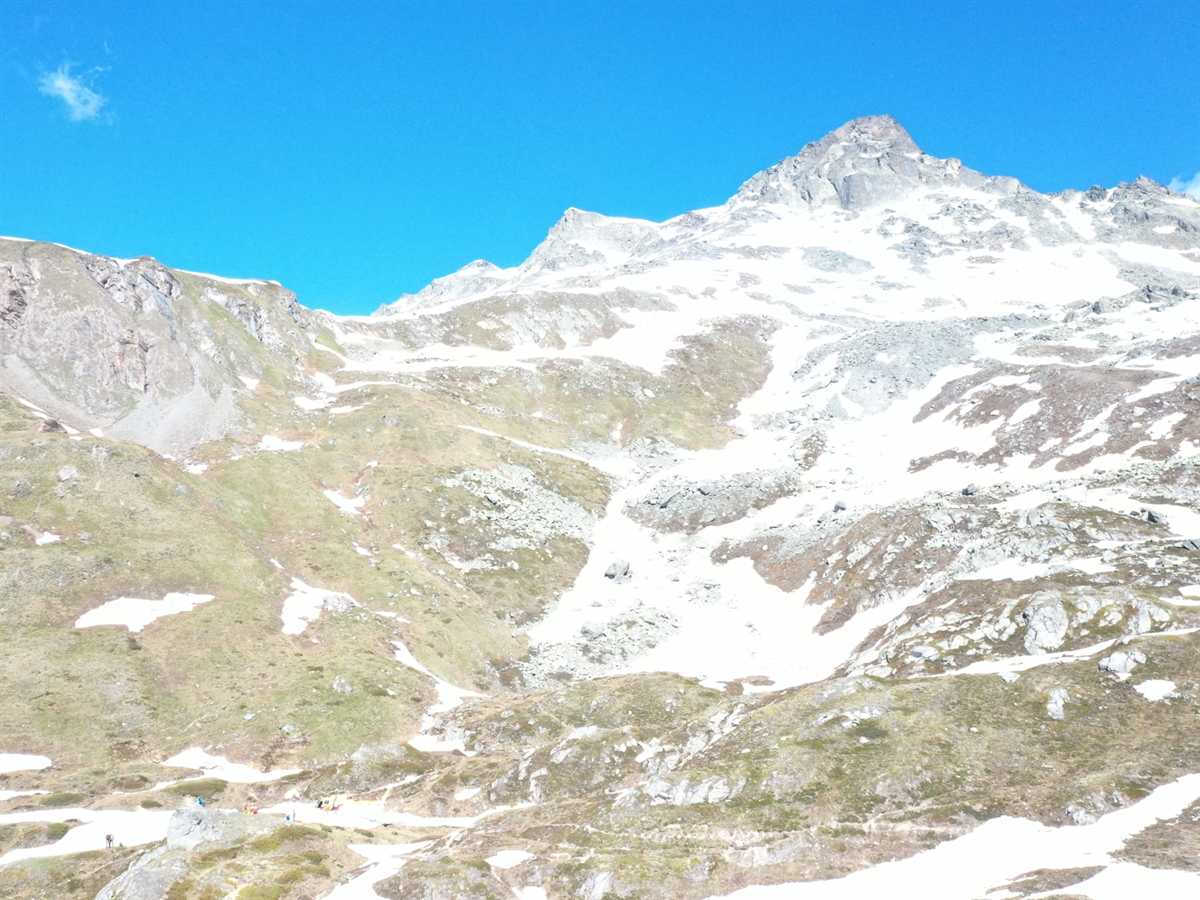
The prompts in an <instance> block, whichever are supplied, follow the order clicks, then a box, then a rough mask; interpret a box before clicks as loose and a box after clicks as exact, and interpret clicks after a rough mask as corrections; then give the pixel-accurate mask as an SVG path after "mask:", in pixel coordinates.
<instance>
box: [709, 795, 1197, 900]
mask: <svg viewBox="0 0 1200 900" xmlns="http://www.w3.org/2000/svg"><path fill="white" fill-rule="evenodd" d="M1198 797H1200V775H1185V776H1184V777H1182V778H1180V779H1178V780H1177V781H1173V782H1171V783H1170V784H1165V785H1163V786H1162V787H1159V788H1158V789H1156V790H1155V791H1154V792H1152V793H1151V794H1150V795H1149V796H1148V797H1146V798H1145V799H1143V800H1141V801H1139V802H1138V803H1135V804H1133V805H1132V806H1128V807H1126V808H1125V809H1119V810H1116V811H1115V812H1111V813H1109V814H1108V815H1106V816H1103V817H1102V818H1101V819H1100V820H1099V821H1097V822H1095V823H1094V824H1092V825H1080V826H1072V825H1067V826H1063V827H1059V828H1055V827H1052V826H1048V825H1043V824H1041V823H1040V822H1033V821H1030V820H1029V819H1019V818H1015V817H1012V816H1000V817H999V818H995V819H991V820H989V821H987V822H984V823H983V824H982V825H980V826H979V827H978V828H976V829H975V830H974V831H972V832H971V833H970V834H966V835H963V836H962V837H960V838H956V839H954V840H952V841H946V842H945V843H942V844H939V845H938V846H936V847H934V848H933V849H932V850H926V851H925V852H923V853H918V854H917V855H916V856H911V857H909V858H908V859H902V860H896V861H892V862H885V863H880V864H878V865H875V866H871V867H870V868H867V869H862V870H860V871H858V872H854V873H852V874H850V875H846V876H845V877H842V878H833V879H829V880H826V881H805V882H794V883H791V884H776V885H770V886H767V885H756V886H753V887H747V888H742V889H741V890H738V891H734V892H733V893H732V894H726V895H724V896H723V898H721V900H860V898H863V897H878V898H885V900H886V898H909V897H921V898H923V900H960V898H964V897H983V896H984V895H988V894H991V893H992V892H993V891H996V892H997V894H996V895H997V896H1015V895H1013V894H1009V893H1003V894H1000V893H998V892H999V890H1000V889H1002V888H1003V887H1004V886H1005V885H1006V884H1007V883H1009V882H1011V881H1013V880H1014V879H1016V878H1017V877H1018V876H1020V875H1023V874H1025V873H1026V872H1031V871H1034V870H1036V869H1073V868H1083V867H1091V866H1104V867H1105V868H1104V871H1102V872H1100V873H1099V874H1097V875H1095V876H1094V877H1092V878H1090V879H1088V880H1087V881H1084V882H1083V883H1081V884H1076V885H1070V886H1067V887H1062V888H1059V889H1058V890H1057V891H1055V892H1053V893H1061V894H1069V895H1080V896H1084V897H1091V898H1094V900H1107V898H1113V900H1117V898H1124V897H1156V898H1160V900H1168V898H1178V900H1193V898H1195V897H1196V896H1200V874H1197V873H1194V872H1181V871H1176V870H1171V869H1148V868H1145V867H1143V866H1138V865H1134V864H1132V863H1121V862H1117V861H1116V860H1114V859H1113V858H1112V856H1111V855H1110V854H1112V853H1114V852H1116V851H1117V850H1119V849H1120V848H1121V847H1122V845H1123V844H1124V843H1125V842H1126V841H1127V840H1128V839H1129V838H1131V837H1132V836H1133V835H1135V834H1137V833H1139V832H1141V831H1143V830H1145V829H1146V828H1148V827H1150V826H1151V825H1153V824H1154V823H1156V822H1158V821H1160V820H1163V819H1170V818H1173V817H1174V816H1177V815H1179V813H1180V812H1182V811H1183V810H1184V809H1185V808H1187V806H1188V805H1189V804H1190V803H1192V802H1193V801H1194V800H1196V798H1198ZM711 900H718V898H715V897H714V898H711Z"/></svg>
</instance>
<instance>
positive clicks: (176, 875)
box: [96, 849, 188, 900]
mask: <svg viewBox="0 0 1200 900" xmlns="http://www.w3.org/2000/svg"><path fill="white" fill-rule="evenodd" d="M162 852H163V851H162V849H159V850H157V851H152V852H151V853H150V854H148V855H146V856H143V857H142V858H141V859H139V860H138V861H137V862H136V863H134V864H133V865H132V866H131V867H130V868H129V869H127V870H126V871H124V872H122V873H121V874H120V875H118V876H117V877H116V878H114V879H113V880H112V881H110V882H109V883H108V884H106V885H105V886H104V887H103V888H101V890H100V893H98V894H97V895H96V900H164V898H165V897H166V896H167V891H169V890H170V889H171V887H172V885H174V884H175V882H177V881H179V880H180V879H182V878H183V877H184V875H186V874H187V870H188V867H187V863H186V862H184V861H183V860H182V859H180V858H178V857H171V858H168V859H163V860H161V861H159V857H160V856H161V855H162Z"/></svg>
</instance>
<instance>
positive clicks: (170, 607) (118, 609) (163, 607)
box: [75, 593, 216, 631]
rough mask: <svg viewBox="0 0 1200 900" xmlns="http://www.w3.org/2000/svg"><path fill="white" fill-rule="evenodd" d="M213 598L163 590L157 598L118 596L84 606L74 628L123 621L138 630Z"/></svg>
mask: <svg viewBox="0 0 1200 900" xmlns="http://www.w3.org/2000/svg"><path fill="white" fill-rule="evenodd" d="M214 599H216V598H215V597H214V596H213V595H212V594H175V593H171V594H167V595H166V596H165V597H163V598H162V599H161V600H141V599H138V598H137V597H118V598H117V599H116V600H110V601H108V602H107V603H105V604H104V605H103V606H97V607H96V608H95V609H91V610H88V611H87V612H85V613H84V614H83V615H82V616H80V617H79V618H78V619H76V620H75V627H76V628H94V627H95V626H97V625H124V626H125V627H126V628H128V629H129V630H130V631H141V630H142V629H143V628H145V627H146V626H147V625H149V624H150V623H151V622H153V621H154V620H155V619H161V618H162V617H163V616H172V615H175V614H176V613H183V612H191V611H192V610H193V609H195V608H196V607H197V606H199V605H200V604H201V603H208V602H209V601H210V600H214Z"/></svg>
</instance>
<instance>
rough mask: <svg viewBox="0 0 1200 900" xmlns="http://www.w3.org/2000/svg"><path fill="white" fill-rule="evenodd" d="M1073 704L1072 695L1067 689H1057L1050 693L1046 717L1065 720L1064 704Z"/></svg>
mask: <svg viewBox="0 0 1200 900" xmlns="http://www.w3.org/2000/svg"><path fill="white" fill-rule="evenodd" d="M1070 702H1071V695H1070V694H1069V693H1068V692H1067V689H1066V688H1060V687H1058V688H1055V689H1054V690H1052V691H1051V692H1050V699H1049V700H1047V701H1046V715H1048V716H1049V717H1050V718H1052V719H1058V720H1059V721H1061V720H1062V718H1063V715H1064V713H1063V704H1065V703H1070Z"/></svg>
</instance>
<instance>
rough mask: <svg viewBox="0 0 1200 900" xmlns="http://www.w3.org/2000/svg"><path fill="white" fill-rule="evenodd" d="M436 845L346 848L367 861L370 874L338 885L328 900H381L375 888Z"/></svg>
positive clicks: (424, 842) (381, 845) (354, 846)
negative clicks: (411, 859)
mask: <svg viewBox="0 0 1200 900" xmlns="http://www.w3.org/2000/svg"><path fill="white" fill-rule="evenodd" d="M432 843H433V841H417V842H416V843H413V844H347V845H346V846H347V847H349V848H350V849H351V850H353V851H354V852H355V853H357V854H358V855H359V856H361V857H363V858H364V859H366V861H367V864H368V865H369V866H370V868H369V869H367V871H365V872H363V874H361V875H359V876H358V877H357V878H355V879H353V880H352V881H348V882H346V883H345V884H342V885H338V886H337V887H336V888H334V889H333V891H332V893H329V894H327V895H326V896H325V900H382V898H381V897H380V896H379V895H378V894H377V893H375V885H376V884H378V883H379V882H381V881H383V879H385V878H391V877H392V876H393V875H395V874H396V873H397V872H399V871H400V869H401V868H403V866H404V863H405V862H407V858H408V857H409V856H411V855H412V854H414V853H416V852H417V851H418V850H423V849H424V848H426V847H428V846H429V845H431V844H432Z"/></svg>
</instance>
